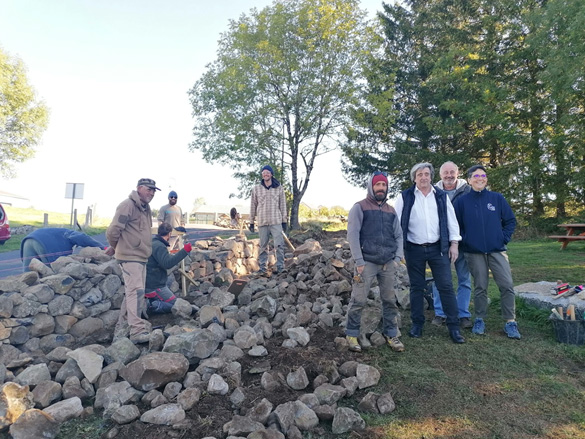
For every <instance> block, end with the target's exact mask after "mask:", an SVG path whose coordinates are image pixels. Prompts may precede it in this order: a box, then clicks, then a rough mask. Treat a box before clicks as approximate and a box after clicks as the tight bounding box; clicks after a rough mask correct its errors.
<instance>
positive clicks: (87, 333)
mask: <svg viewBox="0 0 585 439" xmlns="http://www.w3.org/2000/svg"><path fill="white" fill-rule="evenodd" d="M103 327H104V322H103V321H102V320H101V319H98V318H96V317H87V318H85V319H83V320H80V321H78V322H77V323H76V324H75V325H73V326H72V327H71V329H70V330H69V334H71V335H72V336H73V337H75V338H76V339H77V340H84V339H86V338H89V337H92V336H94V335H95V333H97V332H98V331H100V330H101V329H103Z"/></svg>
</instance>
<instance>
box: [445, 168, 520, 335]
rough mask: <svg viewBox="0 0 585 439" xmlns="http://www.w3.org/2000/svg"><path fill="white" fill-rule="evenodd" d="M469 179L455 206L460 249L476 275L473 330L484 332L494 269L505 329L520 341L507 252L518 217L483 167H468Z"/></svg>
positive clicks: (474, 276)
mask: <svg viewBox="0 0 585 439" xmlns="http://www.w3.org/2000/svg"><path fill="white" fill-rule="evenodd" d="M467 178H468V181H469V185H470V186H471V189H472V190H471V191H470V192H469V193H467V194H465V195H463V196H461V197H459V198H458V199H457V200H456V201H455V206H454V207H455V214H456V215H457V220H458V222H459V228H460V232H461V236H462V241H461V250H462V251H463V252H464V253H465V259H466V260H467V264H468V265H469V271H470V272H471V276H472V277H473V287H474V291H473V292H474V298H473V303H474V307H475V322H474V324H473V328H472V332H473V333H474V334H478V335H483V334H485V322H484V319H485V317H486V315H487V311H488V295H487V289H488V283H489V272H490V270H491V272H492V275H493V277H494V280H495V282H496V285H497V286H498V288H499V290H500V297H501V303H502V317H503V318H504V320H506V324H505V326H504V332H505V333H506V334H507V335H508V337H510V338H513V339H517V340H519V339H520V338H521V336H520V332H519V331H518V324H517V323H516V302H515V293H514V282H513V280H512V271H511V269H510V263H509V262H508V255H507V253H506V250H507V248H506V245H507V244H508V242H510V240H511V239H512V234H513V233H514V230H515V228H516V217H515V216H514V212H512V208H511V207H510V205H509V204H508V202H507V201H506V199H505V198H504V196H503V195H502V194H500V193H498V192H492V191H489V190H487V189H486V186H487V182H488V178H487V171H486V168H485V167H484V166H482V165H475V166H472V167H471V168H469V170H468V171H467Z"/></svg>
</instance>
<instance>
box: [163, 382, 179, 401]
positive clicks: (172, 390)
mask: <svg viewBox="0 0 585 439" xmlns="http://www.w3.org/2000/svg"><path fill="white" fill-rule="evenodd" d="M182 388H183V385H182V384H181V383H178V382H176V381H173V382H170V383H167V385H166V386H165V390H164V391H163V396H164V397H165V398H166V399H168V400H169V401H172V400H173V399H175V398H176V397H177V395H178V394H179V392H180V391H181V389H182Z"/></svg>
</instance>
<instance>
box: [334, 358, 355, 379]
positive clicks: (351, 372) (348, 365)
mask: <svg viewBox="0 0 585 439" xmlns="http://www.w3.org/2000/svg"><path fill="white" fill-rule="evenodd" d="M358 364H359V363H358V362H357V361H346V362H345V363H343V364H342V365H341V366H339V373H341V374H342V375H344V376H346V377H353V376H355V372H356V370H357V367H358Z"/></svg>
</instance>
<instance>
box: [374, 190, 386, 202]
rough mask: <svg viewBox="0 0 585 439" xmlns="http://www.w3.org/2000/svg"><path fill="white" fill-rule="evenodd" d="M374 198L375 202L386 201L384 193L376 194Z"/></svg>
mask: <svg viewBox="0 0 585 439" xmlns="http://www.w3.org/2000/svg"><path fill="white" fill-rule="evenodd" d="M374 198H375V199H376V201H384V200H385V199H386V192H381V191H380V192H376V193H375V194H374Z"/></svg>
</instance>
